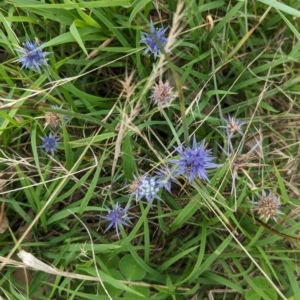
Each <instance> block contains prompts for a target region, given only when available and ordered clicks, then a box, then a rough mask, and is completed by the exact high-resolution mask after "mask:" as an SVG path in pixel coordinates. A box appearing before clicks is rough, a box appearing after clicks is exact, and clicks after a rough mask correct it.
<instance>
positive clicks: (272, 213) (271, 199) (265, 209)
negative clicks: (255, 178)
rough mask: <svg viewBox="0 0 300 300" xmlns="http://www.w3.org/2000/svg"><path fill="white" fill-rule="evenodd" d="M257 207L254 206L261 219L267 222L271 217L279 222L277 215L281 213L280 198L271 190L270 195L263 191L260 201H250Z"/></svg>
mask: <svg viewBox="0 0 300 300" xmlns="http://www.w3.org/2000/svg"><path fill="white" fill-rule="evenodd" d="M250 202H251V203H252V204H254V205H255V206H256V207H255V208H253V211H255V212H256V213H257V214H258V216H259V218H260V219H265V221H266V222H268V220H269V219H270V218H271V219H273V220H274V221H275V222H277V215H278V214H281V211H280V200H279V198H277V197H276V196H275V195H274V194H272V193H271V192H270V193H269V195H267V194H266V193H265V191H262V195H261V196H260V200H259V201H258V202H254V201H250Z"/></svg>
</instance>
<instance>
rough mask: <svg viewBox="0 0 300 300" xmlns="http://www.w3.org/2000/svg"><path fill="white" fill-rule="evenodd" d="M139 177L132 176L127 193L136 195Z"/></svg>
mask: <svg viewBox="0 0 300 300" xmlns="http://www.w3.org/2000/svg"><path fill="white" fill-rule="evenodd" d="M140 180H141V179H140V176H139V177H135V176H134V180H133V181H132V182H131V184H130V185H129V187H128V192H129V193H136V192H137V190H138V189H139V186H140Z"/></svg>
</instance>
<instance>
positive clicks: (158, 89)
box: [150, 80, 176, 106]
mask: <svg viewBox="0 0 300 300" xmlns="http://www.w3.org/2000/svg"><path fill="white" fill-rule="evenodd" d="M172 90H173V87H171V86H170V83H169V81H168V80H167V81H166V83H163V82H162V81H161V80H160V81H159V84H155V86H154V87H153V88H152V94H151V96H150V99H152V100H153V101H154V103H155V104H157V105H158V106H162V105H164V104H169V103H170V102H171V100H172V99H173V98H175V97H176V94H175V93H173V91H172Z"/></svg>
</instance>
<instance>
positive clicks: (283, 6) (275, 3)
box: [259, 0, 300, 17]
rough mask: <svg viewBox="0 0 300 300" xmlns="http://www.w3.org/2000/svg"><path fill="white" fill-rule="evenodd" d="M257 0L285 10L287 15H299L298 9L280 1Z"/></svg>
mask: <svg viewBox="0 0 300 300" xmlns="http://www.w3.org/2000/svg"><path fill="white" fill-rule="evenodd" d="M259 2H261V3H264V4H266V5H269V6H271V7H274V8H277V9H278V10H281V11H283V12H286V13H287V14H289V15H292V16H295V17H300V11H298V10H296V9H294V8H292V7H290V6H288V5H286V4H283V3H280V2H278V1H276V0H259Z"/></svg>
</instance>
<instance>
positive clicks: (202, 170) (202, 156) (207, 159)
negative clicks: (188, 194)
mask: <svg viewBox="0 0 300 300" xmlns="http://www.w3.org/2000/svg"><path fill="white" fill-rule="evenodd" d="M204 147H205V140H203V141H202V143H201V144H200V146H197V142H196V137H195V136H194V139H193V147H192V148H189V147H182V146H181V147H179V148H177V149H176V150H177V152H178V154H179V155H180V158H179V159H172V160H170V162H171V163H173V164H175V165H178V166H179V168H178V170H177V171H176V172H175V174H174V176H175V177H177V176H180V175H182V174H185V175H187V177H188V180H189V182H193V181H194V179H195V177H197V176H198V177H199V178H200V179H204V180H207V181H209V179H208V177H207V169H211V168H217V167H220V165H218V164H215V163H213V162H212V161H213V160H214V157H212V156H211V150H210V149H208V150H205V149H204Z"/></svg>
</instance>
